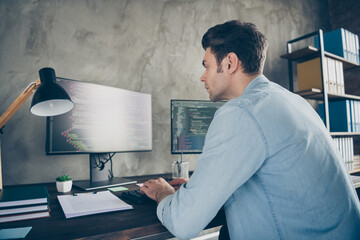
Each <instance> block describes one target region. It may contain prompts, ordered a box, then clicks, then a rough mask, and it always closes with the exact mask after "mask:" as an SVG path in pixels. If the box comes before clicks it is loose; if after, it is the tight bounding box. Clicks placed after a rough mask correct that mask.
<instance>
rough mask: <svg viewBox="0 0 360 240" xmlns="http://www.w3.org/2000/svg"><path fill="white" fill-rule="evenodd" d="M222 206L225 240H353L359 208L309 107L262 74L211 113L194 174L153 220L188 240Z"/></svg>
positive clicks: (358, 230)
mask: <svg viewBox="0 0 360 240" xmlns="http://www.w3.org/2000/svg"><path fill="white" fill-rule="evenodd" d="M222 206H224V208H225V213H226V219H227V224H228V228H229V234H230V237H231V239H236V240H237V239H246V240H249V239H326V240H328V239H360V205H359V201H358V198H357V196H356V192H355V189H354V187H353V185H352V183H351V180H350V177H349V175H348V173H347V170H346V168H345V164H344V163H343V160H342V159H341V157H340V154H339V153H338V152H337V150H336V148H335V145H334V143H333V140H332V138H331V136H330V135H329V133H328V131H327V129H326V128H325V127H324V124H323V122H322V121H321V119H320V118H319V116H318V114H317V113H316V112H315V111H314V110H313V108H312V107H311V106H310V104H308V103H307V102H306V101H305V100H304V99H303V98H301V97H300V96H298V95H296V94H293V93H291V92H289V91H287V90H286V89H284V88H282V87H281V86H279V85H277V84H276V83H273V82H270V81H269V80H268V79H267V78H266V77H265V76H263V75H261V76H259V77H257V78H255V79H254V80H253V81H252V82H251V83H250V84H249V85H248V86H247V88H246V89H245V91H244V93H243V94H242V96H240V97H238V98H235V99H232V100H230V101H228V102H227V103H226V104H224V105H223V106H222V107H221V108H220V109H219V110H218V111H217V112H216V114H215V117H214V119H213V121H212V123H211V125H210V127H209V130H208V134H207V136H206V140H205V146H204V149H203V153H202V154H201V155H200V156H199V159H198V161H197V167H196V169H195V172H194V174H193V175H192V177H191V178H190V180H189V182H188V183H187V184H184V185H183V186H182V187H181V188H180V189H179V190H178V191H177V192H176V193H175V194H173V195H170V196H168V197H166V198H165V199H163V200H162V201H161V202H160V204H159V206H158V208H157V215H158V217H159V219H160V221H161V222H162V224H163V225H164V226H165V227H167V229H168V230H169V231H170V232H172V233H173V234H174V235H175V236H177V237H179V238H184V239H186V238H190V237H194V236H196V235H197V234H198V233H199V232H200V231H201V230H202V229H203V228H204V227H205V226H206V225H207V224H208V223H209V222H210V221H211V220H212V218H213V217H214V216H215V215H216V213H217V212H218V210H219V209H220V208H221V207H222Z"/></svg>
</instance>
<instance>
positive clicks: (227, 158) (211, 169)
mask: <svg viewBox="0 0 360 240" xmlns="http://www.w3.org/2000/svg"><path fill="white" fill-rule="evenodd" d="M266 155H267V146H266V141H265V138H264V135H263V133H262V131H261V129H260V127H259V126H258V124H257V122H256V119H254V117H253V116H252V115H251V113H250V112H248V111H247V110H246V109H244V108H241V107H238V106H226V107H225V105H224V107H222V108H220V109H219V110H218V111H217V113H216V114H215V117H214V119H213V121H212V123H211V125H210V127H209V130H208V133H207V136H206V140H205V145H204V148H203V153H202V154H201V155H200V157H199V159H198V161H197V167H196V169H195V171H194V174H193V175H192V176H191V178H190V180H189V182H188V183H186V184H184V185H183V186H182V187H181V188H180V189H179V190H178V191H177V192H176V193H175V194H173V195H170V196H168V197H166V198H165V199H163V200H162V201H161V202H160V204H159V205H158V208H157V215H158V218H159V219H160V221H161V222H162V224H163V225H164V226H165V227H166V228H167V229H168V230H169V231H170V232H171V233H172V234H174V235H175V236H176V237H178V238H191V237H194V236H196V235H197V234H198V233H199V232H200V231H201V230H203V229H204V228H205V227H206V225H207V224H208V223H209V222H210V221H211V220H212V219H213V218H214V217H215V215H216V214H217V212H218V211H219V209H220V208H221V207H222V206H223V204H224V203H225V202H226V200H227V199H228V198H229V197H230V196H231V195H232V193H233V192H235V191H236V189H238V188H239V187H241V186H242V185H243V184H244V183H245V182H246V181H247V180H248V179H249V178H250V177H251V176H252V175H253V174H254V173H255V172H256V171H257V170H258V169H259V168H260V166H261V165H262V163H263V162H264V160H265V158H266Z"/></svg>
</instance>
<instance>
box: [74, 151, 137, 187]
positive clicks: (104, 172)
mask: <svg viewBox="0 0 360 240" xmlns="http://www.w3.org/2000/svg"><path fill="white" fill-rule="evenodd" d="M89 162H90V180H79V181H74V186H75V187H79V188H81V189H82V190H85V191H92V190H96V189H101V188H109V187H116V186H121V185H126V184H134V183H136V181H135V180H132V179H127V178H122V177H113V174H112V161H111V157H110V156H109V154H107V153H105V154H103V153H102V154H99V153H97V154H90V159H89Z"/></svg>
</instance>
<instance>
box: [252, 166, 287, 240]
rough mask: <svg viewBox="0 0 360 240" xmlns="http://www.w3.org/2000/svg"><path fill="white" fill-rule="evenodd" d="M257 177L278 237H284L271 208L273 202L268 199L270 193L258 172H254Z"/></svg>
mask: <svg viewBox="0 0 360 240" xmlns="http://www.w3.org/2000/svg"><path fill="white" fill-rule="evenodd" d="M254 176H255V177H256V178H257V179H258V182H259V183H260V186H261V188H262V189H263V191H264V193H265V197H266V201H267V203H268V207H269V209H270V212H271V215H272V217H273V220H274V224H275V226H276V231H277V233H278V235H279V239H282V240H283V239H284V234H283V233H282V230H281V227H280V224H279V220H278V218H277V216H276V214H275V211H274V208H273V204H272V201H271V200H270V195H269V193H268V191H267V189H266V187H265V184H264V182H263V181H262V179H261V177H260V176H259V174H257V173H256V174H255V175H254Z"/></svg>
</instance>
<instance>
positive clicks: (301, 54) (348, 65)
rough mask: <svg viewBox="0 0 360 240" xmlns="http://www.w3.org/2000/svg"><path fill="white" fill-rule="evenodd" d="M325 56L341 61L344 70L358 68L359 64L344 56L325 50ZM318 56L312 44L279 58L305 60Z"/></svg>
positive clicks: (317, 51)
mask: <svg viewBox="0 0 360 240" xmlns="http://www.w3.org/2000/svg"><path fill="white" fill-rule="evenodd" d="M324 54H325V56H326V57H329V58H332V59H335V60H338V61H341V62H342V63H343V68H344V70H353V69H357V68H360V64H356V63H353V62H350V61H348V60H346V59H345V58H342V57H339V56H337V55H335V54H332V53H329V52H325V51H324ZM317 57H320V51H319V49H317V48H315V47H313V46H307V47H305V48H302V49H299V50H296V51H294V52H292V53H288V54H284V55H281V58H285V59H287V60H291V61H296V62H305V61H308V60H311V59H314V58H317Z"/></svg>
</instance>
